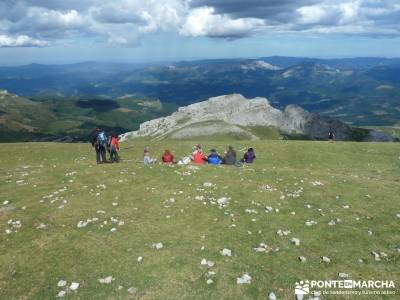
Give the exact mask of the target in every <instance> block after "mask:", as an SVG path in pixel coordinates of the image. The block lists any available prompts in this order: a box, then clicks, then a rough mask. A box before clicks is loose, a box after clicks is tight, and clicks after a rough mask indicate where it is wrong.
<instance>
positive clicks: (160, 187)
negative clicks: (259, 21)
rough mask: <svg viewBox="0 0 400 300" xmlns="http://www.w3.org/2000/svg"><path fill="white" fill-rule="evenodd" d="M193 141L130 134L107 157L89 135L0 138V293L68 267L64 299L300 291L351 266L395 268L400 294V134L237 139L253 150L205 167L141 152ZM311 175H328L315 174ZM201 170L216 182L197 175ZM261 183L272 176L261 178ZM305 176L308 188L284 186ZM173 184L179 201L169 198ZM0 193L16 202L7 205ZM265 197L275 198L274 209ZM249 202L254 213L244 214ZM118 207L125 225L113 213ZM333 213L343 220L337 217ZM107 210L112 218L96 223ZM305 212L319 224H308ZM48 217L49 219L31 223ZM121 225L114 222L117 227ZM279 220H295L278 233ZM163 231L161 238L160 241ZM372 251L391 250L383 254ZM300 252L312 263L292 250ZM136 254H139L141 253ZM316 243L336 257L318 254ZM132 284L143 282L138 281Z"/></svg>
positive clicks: (44, 290)
mask: <svg viewBox="0 0 400 300" xmlns="http://www.w3.org/2000/svg"><path fill="white" fill-rule="evenodd" d="M195 143H196V142H195V141H171V140H165V141H160V142H147V141H144V140H138V141H134V142H129V143H126V144H125V143H123V144H122V151H121V157H122V158H123V162H121V163H120V164H106V165H96V164H95V162H94V153H93V151H92V149H91V147H90V145H88V144H48V143H42V144H29V143H27V144H2V145H1V147H0V166H1V171H0V172H1V173H0V190H1V195H0V299H54V298H55V297H56V295H57V293H58V291H60V290H61V289H60V288H58V287H57V282H58V281H59V280H60V279H65V280H67V281H68V284H70V283H71V282H72V281H76V282H79V283H80V284H81V287H80V288H79V290H78V291H77V292H71V293H69V294H68V295H67V297H66V298H67V299H266V295H267V294H268V293H269V292H271V291H273V292H274V293H275V294H276V295H277V297H278V299H293V296H294V283H295V282H296V281H298V280H303V279H316V280H329V279H338V273H339V272H345V273H348V274H349V275H350V277H351V278H352V279H360V280H371V279H378V280H380V279H382V280H395V283H396V286H397V287H396V288H397V289H396V292H397V297H398V294H399V293H400V290H399V285H400V281H399V279H400V276H399V275H400V272H399V252H398V251H397V250H396V248H398V247H399V246H400V236H399V229H400V226H399V225H400V219H399V218H397V217H396V214H397V213H400V202H399V194H400V184H399V183H400V179H399V178H400V177H399V174H400V172H399V170H400V145H399V144H389V143H388V144H378V143H341V142H337V143H336V142H335V143H328V142H304V141H302V142H301V141H254V142H253V141H252V142H248V141H234V142H232V141H230V142H229V144H230V143H232V144H233V146H234V147H235V148H236V149H237V151H238V152H239V153H241V154H242V152H240V150H242V149H245V148H247V147H249V146H253V147H254V148H255V150H256V154H257V159H256V163H255V164H253V165H248V166H244V167H242V168H237V167H227V166H220V167H212V166H208V165H205V166H201V167H199V169H197V170H193V169H190V167H189V166H178V165H175V166H164V165H158V164H156V165H153V166H144V165H143V164H140V163H136V161H137V160H140V159H141V157H142V153H143V149H144V147H145V146H149V147H150V150H151V154H152V155H153V156H157V157H160V155H161V153H162V152H163V150H164V149H167V148H168V149H171V150H172V151H173V152H174V154H175V156H176V157H182V156H184V155H187V154H188V153H189V152H190V150H191V147H192V146H193V145H194V144H195ZM203 144H204V145H203V146H204V149H209V148H217V149H218V150H219V151H220V152H222V151H223V150H224V149H225V148H226V147H227V145H228V141H227V142H225V141H204V143H203ZM74 172H76V173H74ZM20 180H24V181H23V182H20ZM314 181H320V182H322V183H323V185H322V186H313V185H312V182H314ZM18 182H20V183H18ZM204 182H211V183H213V184H215V185H216V186H215V188H207V187H203V183H204ZM101 184H105V185H106V188H105V189H104V188H103V187H100V186H99V185H101ZM265 184H268V185H269V186H271V187H272V188H274V189H276V190H273V191H263V190H262V189H261V188H260V187H261V186H262V185H265ZM64 187H66V190H65V191H61V192H58V194H54V192H56V191H59V190H60V189H64ZM300 187H302V188H303V189H304V192H303V193H301V194H300V197H298V198H293V197H289V196H288V194H290V193H293V192H294V191H296V190H299V188H300ZM179 191H182V193H181V194H180V192H179ZM97 193H99V195H98V196H96V194H97ZM48 195H53V196H51V198H46V197H45V196H48ZM201 195H203V196H205V198H206V199H207V198H208V197H214V198H220V197H222V196H227V197H231V201H230V204H229V205H228V206H227V207H225V208H222V209H219V208H218V206H217V205H212V204H210V202H209V201H208V200H206V203H207V204H206V205H205V204H203V201H199V200H195V196H201ZM367 195H369V196H367ZM281 196H285V198H284V199H281ZM337 196H338V197H337ZM170 198H174V199H175V202H174V203H171V202H168V199H170ZM5 200H8V201H10V204H8V205H2V203H3V201H5ZM64 200H65V201H66V203H63V201H64ZM41 201H42V202H41ZM113 202H116V203H118V205H117V206H113V205H112V203H113ZM305 204H310V205H312V208H307V207H305ZM61 205H64V207H63V208H58V207H60V206H61ZM345 205H349V206H350V207H349V208H344V207H343V206H345ZM24 206H25V207H26V209H25V210H23V209H22V208H23V207H24ZM265 206H271V207H273V208H274V209H275V208H277V209H279V212H273V213H268V214H267V213H265V212H264V210H265ZM247 208H249V209H256V210H257V212H258V213H257V214H247V213H245V209H247ZM319 209H320V210H321V211H319ZM98 210H104V211H105V212H106V214H98V213H97V211H98ZM292 211H294V212H296V214H295V215H292V214H291V212H292ZM231 214H233V216H232V215H231ZM167 216H170V218H169V219H168V218H167ZM93 217H97V218H99V221H97V222H93V223H91V224H89V225H88V226H87V227H84V228H77V223H78V222H79V221H81V220H86V219H89V218H93ZM111 217H114V218H118V220H123V221H124V225H123V226H117V225H116V224H113V225H110V223H112V222H110V218H111ZM253 218H254V219H256V221H255V222H253V221H252V219H253ZM336 218H340V219H341V220H342V222H341V223H339V224H337V225H336V226H329V225H328V222H329V221H330V220H332V219H336ZM356 218H359V220H357V219H356ZM10 219H13V220H20V221H21V223H22V227H21V228H20V229H19V230H18V232H17V233H11V234H6V233H5V230H7V229H9V228H10V226H9V225H8V224H7V222H8V220H10ZM105 220H108V224H107V225H104V226H103V227H100V225H101V224H103V221H105ZM306 220H315V221H317V222H318V224H317V225H315V226H312V227H307V226H305V221H306ZM41 223H44V224H46V225H47V228H46V229H37V228H36V227H37V226H38V225H40V224H41ZM231 224H235V225H236V227H235V228H231V227H230V225H231ZM113 227H115V228H117V231H116V232H110V229H111V228H113ZM278 229H285V230H290V231H291V232H292V233H291V234H289V235H288V236H283V237H280V236H278V235H277V234H276V232H277V230H278ZM368 230H371V231H372V233H373V234H372V235H369V234H368ZM248 231H250V232H251V233H252V234H249V233H248ZM292 237H297V238H299V239H300V242H301V243H300V246H298V247H296V246H294V245H292V244H291V243H290V239H291V238H292ZM157 242H162V243H163V245H164V248H163V249H161V250H155V249H152V247H151V245H152V244H153V243H157ZM261 242H265V243H267V245H268V246H270V247H273V248H277V247H278V248H279V251H277V252H271V253H267V254H265V253H256V252H255V251H254V250H253V248H254V247H256V246H258V245H259V243H261ZM202 246H204V247H205V249H204V250H203V251H202V250H201V247H202ZM223 248H229V249H231V250H232V252H233V256H232V257H223V256H222V255H221V254H220V253H219V251H220V250H221V249H223ZM371 251H382V252H385V253H387V254H388V257H387V258H384V259H382V261H380V262H376V261H374V259H373V256H372V255H371ZM300 255H302V256H305V257H306V258H307V262H306V263H304V264H302V263H300V262H299V261H298V259H297V258H298V256H300ZM138 256H143V258H144V259H143V261H142V262H141V263H138V262H137V257H138ZM320 256H328V257H330V258H331V260H332V262H331V263H330V264H328V265H323V264H321V263H320ZM202 258H206V259H208V260H212V261H214V262H215V266H214V267H212V268H210V269H211V270H213V271H215V272H216V275H215V277H214V283H213V284H211V285H207V284H206V278H205V273H206V272H207V268H206V267H203V266H201V265H200V261H201V259H202ZM358 259H363V260H364V262H363V263H359V262H358ZM245 272H248V273H249V274H250V275H251V277H252V283H251V284H250V285H244V286H240V285H237V284H236V278H237V277H239V276H241V275H242V274H243V273H245ZM106 276H113V277H114V278H115V280H114V281H113V282H112V283H111V284H109V285H105V284H100V283H99V282H98V279H99V278H104V277H106ZM119 286H122V287H123V288H121V289H119ZM129 287H135V288H137V293H136V294H135V295H130V294H129V293H128V292H127V289H128V288H129ZM397 297H396V296H378V297H377V296H369V297H368V296H358V297H356V296H347V297H346V296H342V297H340V296H330V297H329V296H326V297H324V296H323V298H322V299H397Z"/></svg>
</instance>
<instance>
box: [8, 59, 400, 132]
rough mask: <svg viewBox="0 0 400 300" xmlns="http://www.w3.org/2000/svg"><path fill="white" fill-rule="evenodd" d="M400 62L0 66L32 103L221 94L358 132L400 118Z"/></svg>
mask: <svg viewBox="0 0 400 300" xmlns="http://www.w3.org/2000/svg"><path fill="white" fill-rule="evenodd" d="M399 74H400V59H398V58H394V59H388V58H349V59H315V58H296V57H277V56H274V57H263V58H260V59H219V60H200V61H183V62H176V63H160V64H152V65H143V64H142V65H139V64H113V63H95V62H87V63H80V64H72V65H50V66H47V65H38V64H33V65H27V66H20V67H0V88H3V89H7V90H9V91H10V92H13V93H16V94H18V95H22V96H25V97H29V98H32V97H34V98H36V99H39V100H40V98H51V97H54V96H60V97H69V98H70V97H73V98H86V99H98V98H102V99H115V98H118V97H121V96H124V95H126V94H129V95H132V96H134V97H136V98H145V99H159V100H160V101H161V102H162V103H173V104H174V105H176V106H184V105H188V104H192V103H196V102H199V101H204V100H206V99H208V98H210V97H213V96H215V95H225V94H232V93H240V94H242V95H244V96H245V97H248V98H254V97H266V98H268V99H269V101H270V102H271V103H272V104H273V105H274V106H275V107H277V108H279V109H284V108H285V107H286V106H287V105H288V104H297V105H300V106H302V107H304V108H305V109H307V110H309V111H311V112H316V113H319V114H321V115H324V116H333V117H337V118H340V119H342V120H344V121H345V122H347V123H349V124H354V125H358V126H361V125H362V126H376V125H387V126H391V125H394V124H396V123H397V122H398V120H399V119H400V81H399V78H400V76H399Z"/></svg>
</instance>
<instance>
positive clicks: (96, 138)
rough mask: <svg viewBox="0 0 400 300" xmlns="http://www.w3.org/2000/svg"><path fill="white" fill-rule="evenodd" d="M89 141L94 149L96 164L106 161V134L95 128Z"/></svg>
mask: <svg viewBox="0 0 400 300" xmlns="http://www.w3.org/2000/svg"><path fill="white" fill-rule="evenodd" d="M90 142H91V144H92V147H93V148H94V150H95V151H96V162H97V163H98V164H100V163H105V162H107V159H106V145H107V136H106V134H105V132H104V131H102V130H101V129H100V128H98V127H97V128H96V129H95V130H94V131H93V132H92V133H91V135H90Z"/></svg>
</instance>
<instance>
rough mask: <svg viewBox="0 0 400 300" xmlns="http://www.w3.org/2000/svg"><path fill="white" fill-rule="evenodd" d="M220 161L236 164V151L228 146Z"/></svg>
mask: <svg viewBox="0 0 400 300" xmlns="http://www.w3.org/2000/svg"><path fill="white" fill-rule="evenodd" d="M222 163H223V164H226V165H234V164H236V151H235V150H233V147H232V146H229V147H228V151H226V153H225V157H224V159H223V160H222Z"/></svg>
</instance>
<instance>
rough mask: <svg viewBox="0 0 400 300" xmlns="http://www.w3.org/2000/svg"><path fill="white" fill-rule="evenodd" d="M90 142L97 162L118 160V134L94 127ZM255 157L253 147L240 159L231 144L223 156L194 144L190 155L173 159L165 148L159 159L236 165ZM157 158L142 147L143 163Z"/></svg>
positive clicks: (248, 161)
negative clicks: (109, 133)
mask: <svg viewBox="0 0 400 300" xmlns="http://www.w3.org/2000/svg"><path fill="white" fill-rule="evenodd" d="M90 142H91V143H92V146H93V148H94V149H95V151H96V162H97V163H98V164H101V163H107V162H111V163H114V162H119V161H120V158H119V155H118V152H119V150H120V147H119V142H118V135H116V134H111V135H110V136H107V135H106V133H105V132H104V130H101V129H100V128H96V129H95V130H94V131H93V132H92V134H91V136H90ZM107 152H108V153H109V159H108V160H107V157H106V153H107ZM255 158H256V155H255V152H254V149H253V148H249V149H248V150H247V152H246V153H245V154H244V156H243V158H242V159H241V160H238V159H237V157H236V151H235V150H234V149H233V147H232V146H229V147H228V150H227V151H226V152H225V154H224V156H221V155H219V154H218V152H217V151H216V150H215V149H211V150H210V153H209V154H208V155H206V154H204V152H203V150H202V147H201V145H196V146H195V147H194V148H193V152H192V154H191V155H190V156H186V157H184V158H182V159H181V160H179V161H175V160H174V156H173V154H172V153H171V151H169V150H165V152H164V154H163V156H162V158H161V161H162V163H164V164H175V163H176V164H179V165H186V164H189V163H190V162H192V163H194V164H205V163H208V164H210V165H220V164H225V165H236V166H241V165H242V164H243V163H249V164H250V163H253V161H254V159H255ZM156 162H157V159H156V158H152V157H151V156H150V151H149V149H148V148H145V149H144V153H143V163H144V164H146V165H147V164H153V163H156Z"/></svg>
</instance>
